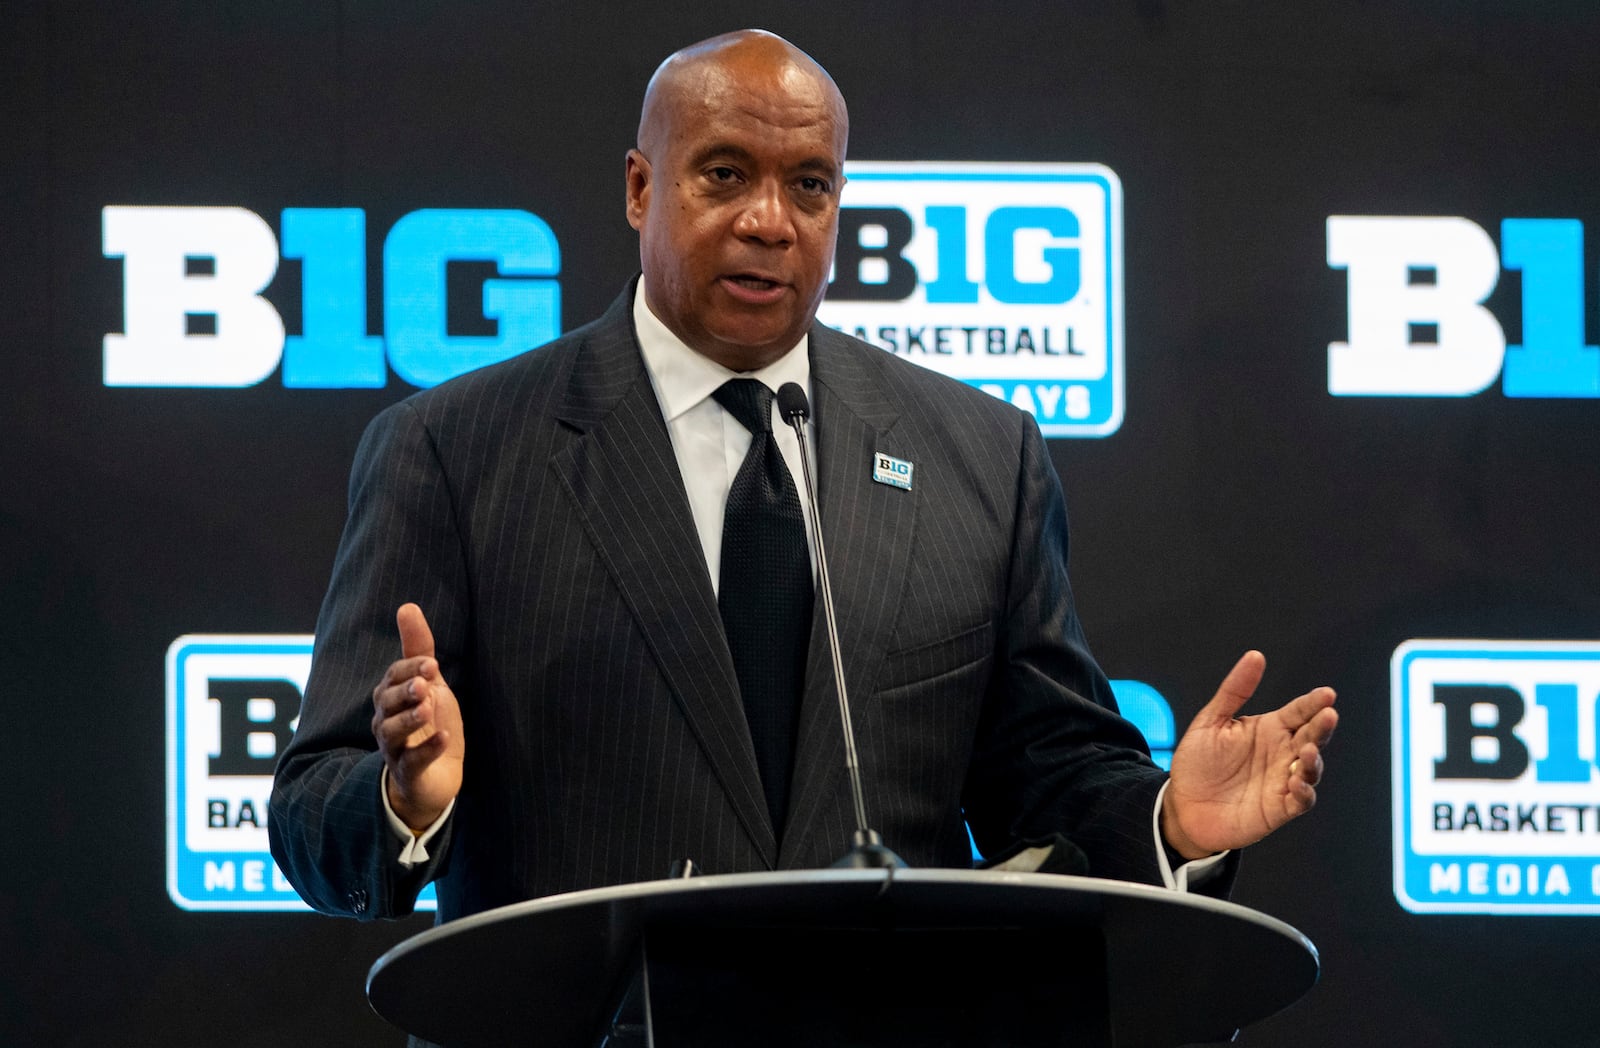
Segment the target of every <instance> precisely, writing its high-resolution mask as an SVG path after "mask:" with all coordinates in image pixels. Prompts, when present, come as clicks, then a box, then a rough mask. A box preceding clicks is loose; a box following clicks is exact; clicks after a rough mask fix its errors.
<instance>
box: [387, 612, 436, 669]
mask: <svg viewBox="0 0 1600 1048" xmlns="http://www.w3.org/2000/svg"><path fill="white" fill-rule="evenodd" d="M394 617H395V622H396V623H398V624H399V626H400V653H401V654H402V655H404V656H405V657H406V658H410V657H412V656H414V655H432V654H433V630H431V629H429V628H428V620H427V619H426V618H425V617H423V614H422V609H421V608H419V607H417V606H416V605H415V604H402V605H400V610H399V611H397V612H395V616H394Z"/></svg>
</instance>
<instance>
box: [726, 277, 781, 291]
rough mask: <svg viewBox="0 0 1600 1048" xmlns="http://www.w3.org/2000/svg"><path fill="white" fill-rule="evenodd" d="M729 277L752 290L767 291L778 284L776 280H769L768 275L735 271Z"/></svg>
mask: <svg viewBox="0 0 1600 1048" xmlns="http://www.w3.org/2000/svg"><path fill="white" fill-rule="evenodd" d="M728 279H729V280H731V281H732V282H734V283H735V284H738V285H739V286H740V287H745V288H749V289H750V290H751V291H767V290H770V289H772V288H775V287H777V286H778V282H777V281H776V280H768V279H767V278H766V277H758V276H752V275H750V274H748V273H735V274H733V275H732V276H730V277H728Z"/></svg>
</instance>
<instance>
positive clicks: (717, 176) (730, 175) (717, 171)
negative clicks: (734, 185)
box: [707, 167, 739, 182]
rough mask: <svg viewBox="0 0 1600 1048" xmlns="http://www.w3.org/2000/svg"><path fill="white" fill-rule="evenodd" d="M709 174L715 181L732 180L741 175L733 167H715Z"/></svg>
mask: <svg viewBox="0 0 1600 1048" xmlns="http://www.w3.org/2000/svg"><path fill="white" fill-rule="evenodd" d="M707 174H709V175H710V176H711V181H713V182H732V181H734V180H735V179H737V178H738V177H739V172H737V171H735V170H734V169H733V168H731V167H714V168H712V169H711V170H710V171H709V172H707Z"/></svg>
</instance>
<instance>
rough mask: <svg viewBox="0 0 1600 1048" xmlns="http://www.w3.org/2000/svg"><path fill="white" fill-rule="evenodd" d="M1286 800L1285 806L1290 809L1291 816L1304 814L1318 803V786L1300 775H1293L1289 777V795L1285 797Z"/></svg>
mask: <svg viewBox="0 0 1600 1048" xmlns="http://www.w3.org/2000/svg"><path fill="white" fill-rule="evenodd" d="M1284 801H1285V805H1284V806H1285V807H1286V808H1287V809H1288V811H1289V817H1290V818H1294V817H1295V816H1297V815H1304V814H1305V813H1306V812H1308V811H1310V810H1311V809H1312V808H1314V807H1316V805H1317V790H1316V787H1315V786H1312V785H1311V784H1310V783H1309V782H1306V781H1305V780H1304V779H1302V778H1300V777H1299V776H1295V775H1291V776H1290V777H1289V792H1288V796H1287V797H1285V798H1284Z"/></svg>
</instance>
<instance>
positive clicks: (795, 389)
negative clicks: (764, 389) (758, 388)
mask: <svg viewBox="0 0 1600 1048" xmlns="http://www.w3.org/2000/svg"><path fill="white" fill-rule="evenodd" d="M778 414H779V415H781V416H783V420H784V421H785V422H787V423H789V425H791V426H792V425H794V424H795V421H796V420H799V421H801V422H804V421H805V420H806V419H808V418H810V417H811V404H810V403H809V402H808V401H807V400H806V391H805V390H803V389H801V388H800V383H798V382H785V383H784V384H783V385H782V386H781V387H779V389H778Z"/></svg>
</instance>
